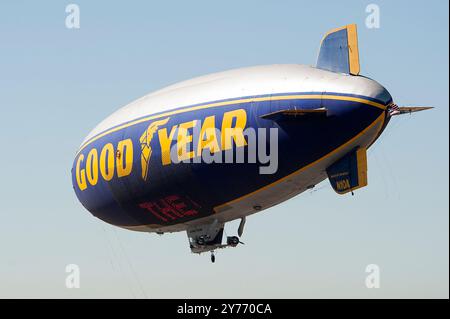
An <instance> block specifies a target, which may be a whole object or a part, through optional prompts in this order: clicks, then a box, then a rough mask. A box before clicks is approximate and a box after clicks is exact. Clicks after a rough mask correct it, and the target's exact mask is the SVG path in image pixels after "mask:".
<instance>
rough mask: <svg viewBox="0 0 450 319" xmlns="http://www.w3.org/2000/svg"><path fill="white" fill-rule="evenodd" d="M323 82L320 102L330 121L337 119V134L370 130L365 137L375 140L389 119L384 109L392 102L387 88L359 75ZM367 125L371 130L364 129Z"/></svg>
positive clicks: (343, 76)
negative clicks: (325, 86)
mask: <svg viewBox="0 0 450 319" xmlns="http://www.w3.org/2000/svg"><path fill="white" fill-rule="evenodd" d="M327 84H328V85H327V90H326V92H324V94H323V101H322V105H323V107H324V108H326V109H327V113H328V114H329V116H330V120H331V121H337V122H339V127H340V131H339V134H346V137H351V136H356V135H358V134H360V133H362V132H367V131H370V132H369V133H368V134H369V135H370V138H368V139H369V140H370V141H375V140H376V139H377V138H378V136H379V135H380V134H381V133H382V132H383V130H384V129H385V127H386V126H387V124H388V122H389V119H390V115H389V111H388V109H389V107H390V105H392V104H393V103H392V96H391V94H390V93H389V91H388V90H387V89H386V88H385V87H384V86H382V85H381V84H379V83H378V82H376V81H374V80H372V79H369V78H366V77H363V76H351V75H338V76H336V77H335V78H334V79H333V81H330V82H328V83H327ZM333 92H336V93H333ZM371 127H375V129H373V130H370V129H368V128H371ZM369 144H371V142H370V143H369Z"/></svg>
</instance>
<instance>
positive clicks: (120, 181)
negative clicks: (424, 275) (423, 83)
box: [72, 25, 428, 262]
mask: <svg viewBox="0 0 450 319" xmlns="http://www.w3.org/2000/svg"><path fill="white" fill-rule="evenodd" d="M359 73H360V63H359V53H358V39H357V30H356V25H348V26H345V27H342V28H339V29H334V30H332V31H330V32H329V33H327V34H326V35H325V37H324V38H323V40H322V43H321V46H320V51H319V56H318V59H317V64H316V66H315V67H310V66H304V65H268V66H257V67H249V68H242V69H237V70H231V71H226V72H220V73H215V74H211V75H206V76H202V77H198V78H194V79H191V80H188V81H184V82H181V83H178V84H174V85H171V86H169V87H166V88H163V89H161V90H159V91H156V92H153V93H151V94H149V95H146V96H144V97H142V98H140V99H138V100H136V101H134V102H132V103H131V104H129V105H126V106H125V107H123V108H121V109H119V110H118V111H116V112H115V113H113V114H112V115H110V116H109V117H107V118H106V119H105V120H103V121H102V122H100V123H99V124H98V125H97V126H96V127H95V128H94V129H93V130H92V131H91V132H90V133H89V134H88V136H87V137H86V138H85V140H84V141H83V142H82V144H81V146H80V148H79V150H78V152H77V154H76V157H75V160H74V163H73V168H72V181H73V187H74V189H75V193H76V195H77V197H78V199H79V201H80V202H81V203H82V204H83V206H84V207H85V208H86V209H87V210H88V211H90V212H91V213H92V214H93V215H94V216H96V217H98V218H99V219H101V220H103V221H105V222H107V223H110V224H113V225H116V226H119V227H122V228H125V229H129V230H135V231H143V232H155V233H158V234H163V233H165V232H178V231H186V232H187V236H188V240H189V245H190V248H191V251H192V252H194V253H202V252H208V251H210V252H211V259H212V261H213V262H214V260H215V257H214V250H216V249H218V248H224V247H230V246H231V247H235V246H237V245H239V243H240V237H241V236H242V233H243V230H244V224H245V218H246V216H248V215H251V214H254V213H257V212H260V211H262V210H265V209H267V208H269V207H272V206H274V205H277V204H279V203H281V202H283V201H286V200H288V199H290V198H292V197H293V196H296V195H298V194H300V193H302V192H304V191H305V190H308V189H311V188H313V187H314V186H315V185H317V184H318V183H320V182H321V181H323V180H324V179H326V178H328V179H329V181H330V183H331V185H332V187H333V189H334V190H335V191H336V192H337V193H338V194H346V193H349V192H351V193H353V191H355V190H356V189H358V188H361V187H364V186H366V185H367V155H366V153H367V149H368V148H369V147H370V146H371V145H372V144H373V143H374V142H375V141H376V140H377V139H378V137H379V136H380V135H381V134H382V132H383V130H384V129H385V127H386V126H387V124H388V122H389V120H390V119H391V117H392V116H394V115H399V114H403V113H411V112H416V111H421V110H425V109H428V107H399V106H397V105H396V104H395V103H394V101H393V99H392V97H391V95H390V94H389V92H388V91H387V90H386V89H385V88H384V87H383V86H382V85H380V84H379V83H377V82H376V81H374V80H371V79H369V78H367V77H364V76H361V75H359ZM235 219H240V220H241V222H240V225H239V228H238V230H237V236H230V237H226V238H225V239H224V238H223V232H224V225H225V223H226V222H229V221H232V220H235Z"/></svg>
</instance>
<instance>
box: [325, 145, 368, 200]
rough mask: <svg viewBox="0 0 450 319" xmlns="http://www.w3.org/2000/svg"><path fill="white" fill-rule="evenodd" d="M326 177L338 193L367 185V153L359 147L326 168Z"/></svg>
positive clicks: (344, 192)
mask: <svg viewBox="0 0 450 319" xmlns="http://www.w3.org/2000/svg"><path fill="white" fill-rule="evenodd" d="M327 174H328V179H329V180H330V183H331V186H333V189H334V190H335V191H336V193H338V194H346V193H348V192H352V191H354V190H355V189H358V188H361V187H364V186H367V153H366V149H365V148H359V149H356V150H353V151H352V152H350V153H348V154H347V155H345V156H344V157H343V158H341V159H340V160H338V161H337V162H336V163H334V164H332V165H331V166H330V167H328V168H327Z"/></svg>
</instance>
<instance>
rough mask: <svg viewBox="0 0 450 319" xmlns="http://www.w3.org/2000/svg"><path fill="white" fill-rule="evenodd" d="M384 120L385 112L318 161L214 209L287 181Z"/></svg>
mask: <svg viewBox="0 0 450 319" xmlns="http://www.w3.org/2000/svg"><path fill="white" fill-rule="evenodd" d="M383 121H384V113H383V114H381V115H380V116H379V117H378V118H377V119H376V120H375V121H373V122H372V124H370V125H369V126H368V127H366V128H365V129H364V130H363V131H361V133H359V134H358V135H356V136H355V137H353V138H352V139H350V140H349V141H348V142H346V143H345V144H342V145H341V146H339V147H338V148H336V149H335V150H333V151H331V152H330V153H328V154H327V155H325V156H323V157H321V158H319V159H318V160H316V161H314V162H312V163H310V164H308V165H306V166H304V167H302V168H300V169H299V170H297V171H295V172H293V173H291V174H289V175H287V176H285V177H283V178H281V179H279V180H277V181H275V182H273V183H271V184H268V185H266V186H263V187H261V188H259V189H257V190H255V191H253V192H251V193H248V194H246V195H243V196H241V197H238V198H236V199H233V200H231V201H229V202H227V203H224V204H221V205H218V206H216V207H214V211H216V212H217V211H219V210H220V209H221V208H222V207H223V206H227V205H231V204H233V203H235V202H237V201H240V200H243V199H245V198H247V197H249V196H252V195H254V194H256V193H258V192H260V191H262V190H265V189H267V188H269V187H272V186H275V185H277V184H279V183H281V182H283V181H285V180H286V179H288V178H290V177H291V176H294V175H296V174H299V173H301V172H303V171H304V170H306V169H308V168H310V167H311V166H313V165H315V164H317V163H318V162H320V161H322V160H324V159H326V158H328V157H330V156H332V155H334V154H336V153H337V152H339V151H340V150H341V149H343V148H344V147H346V146H348V145H349V144H351V143H352V142H354V141H355V140H356V139H358V138H359V137H360V136H362V135H363V134H365V133H366V132H367V131H368V130H370V129H371V128H373V127H374V126H375V125H376V124H377V123H379V122H381V123H383ZM380 127H382V125H380Z"/></svg>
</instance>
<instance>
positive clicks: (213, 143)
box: [197, 115, 220, 156]
mask: <svg viewBox="0 0 450 319" xmlns="http://www.w3.org/2000/svg"><path fill="white" fill-rule="evenodd" d="M207 148H209V150H210V152H211V154H212V153H216V152H219V151H220V148H219V143H218V141H217V135H216V125H215V117H214V115H212V116H208V117H207V118H205V120H204V121H203V124H202V128H201V130H200V137H199V140H198V144H197V156H201V155H202V152H203V150H204V149H207Z"/></svg>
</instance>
